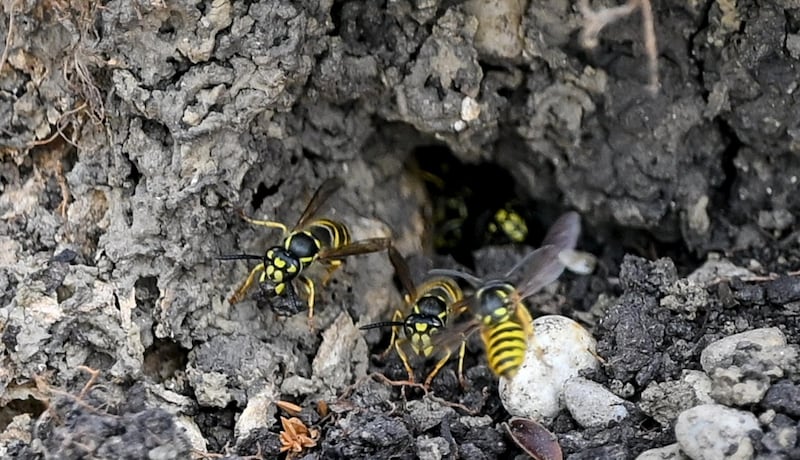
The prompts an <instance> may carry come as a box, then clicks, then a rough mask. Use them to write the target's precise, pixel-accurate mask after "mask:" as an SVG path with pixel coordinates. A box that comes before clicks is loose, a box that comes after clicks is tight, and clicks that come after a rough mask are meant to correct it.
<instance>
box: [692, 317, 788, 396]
mask: <svg viewBox="0 0 800 460" xmlns="http://www.w3.org/2000/svg"><path fill="white" fill-rule="evenodd" d="M797 355H798V351H797V348H796V347H794V346H788V345H787V344H786V337H785V336H784V335H783V333H782V332H781V331H780V330H779V329H777V328H764V329H755V330H752V331H747V332H742V333H740V334H735V335H732V336H729V337H725V338H723V339H721V340H718V341H716V342H714V343H712V344H710V345H709V346H707V347H706V348H705V349H704V350H703V352H702V354H701V355H700V364H701V365H702V366H703V369H704V370H705V371H706V373H708V375H709V376H710V377H711V379H712V381H713V383H712V390H711V393H712V397H713V398H714V399H715V400H716V401H717V402H720V403H723V404H728V405H746V404H754V403H757V402H759V401H761V399H762V398H763V397H764V395H765V394H766V392H767V390H768V389H769V386H770V381H771V380H773V379H777V378H781V377H783V376H784V369H788V368H791V367H792V366H794V365H795V364H794V363H795V361H796V359H797Z"/></svg>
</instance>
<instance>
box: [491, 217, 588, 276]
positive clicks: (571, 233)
mask: <svg viewBox="0 0 800 460" xmlns="http://www.w3.org/2000/svg"><path fill="white" fill-rule="evenodd" d="M580 233H581V218H580V216H579V215H578V213H577V212H574V211H571V212H568V213H566V214H563V215H562V216H561V217H559V218H558V219H556V221H555V222H553V225H551V226H550V229H549V230H547V235H545V236H544V241H542V245H541V246H542V247H545V246H548V245H550V246H555V247H556V248H557V249H558V250H559V251H564V250H567V249H573V248H575V245H576V244H578V236H580ZM535 252H536V251H534V252H533V253H531V254H528V255H527V256H525V257H523V258H522V260H520V261H519V262H517V264H516V265H514V266H513V267H512V268H511V270H509V271H508V272H506V275H505V278H506V279H508V278H510V277H511V275H513V274H514V273H515V272H516V271H517V270H519V269H520V268H522V267H523V266H525V265H527V264H528V263H529V262H530V260H529V259H530V258H531V257H533V255H534V253H535Z"/></svg>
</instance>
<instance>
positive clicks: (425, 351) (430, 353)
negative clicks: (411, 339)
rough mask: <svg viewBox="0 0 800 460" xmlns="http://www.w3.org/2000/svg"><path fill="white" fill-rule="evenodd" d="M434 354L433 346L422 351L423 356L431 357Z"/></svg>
mask: <svg viewBox="0 0 800 460" xmlns="http://www.w3.org/2000/svg"><path fill="white" fill-rule="evenodd" d="M432 354H433V346H432V345H429V346H427V347H425V348H423V349H422V356H426V357H427V356H430V355H432Z"/></svg>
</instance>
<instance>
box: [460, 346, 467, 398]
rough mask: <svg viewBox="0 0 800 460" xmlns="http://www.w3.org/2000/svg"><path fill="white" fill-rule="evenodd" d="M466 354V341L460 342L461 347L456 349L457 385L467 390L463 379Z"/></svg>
mask: <svg viewBox="0 0 800 460" xmlns="http://www.w3.org/2000/svg"><path fill="white" fill-rule="evenodd" d="M466 353H467V341H466V340H463V341H461V346H460V347H459V349H458V383H460V384H461V389H462V390H464V389H466V388H467V381H466V380H465V379H464V355H465V354H466Z"/></svg>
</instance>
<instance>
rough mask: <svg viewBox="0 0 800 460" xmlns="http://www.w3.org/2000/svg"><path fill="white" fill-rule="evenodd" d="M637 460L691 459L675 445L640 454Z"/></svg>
mask: <svg viewBox="0 0 800 460" xmlns="http://www.w3.org/2000/svg"><path fill="white" fill-rule="evenodd" d="M636 460H689V457H687V456H685V455H683V452H681V446H679V445H678V443H675V444H670V445H668V446H664V447H659V448H658V449H650V450H646V451H644V452H642V453H641V454H639V456H638V457H636Z"/></svg>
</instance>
